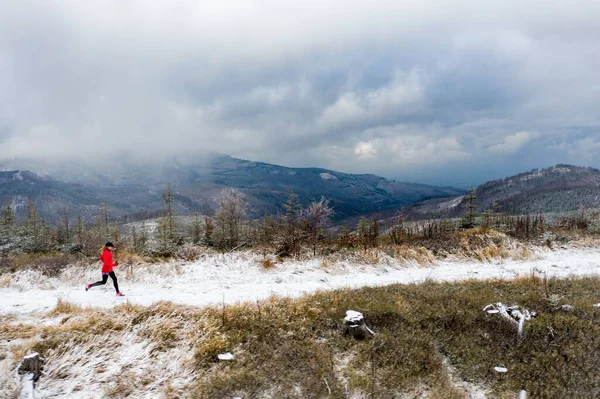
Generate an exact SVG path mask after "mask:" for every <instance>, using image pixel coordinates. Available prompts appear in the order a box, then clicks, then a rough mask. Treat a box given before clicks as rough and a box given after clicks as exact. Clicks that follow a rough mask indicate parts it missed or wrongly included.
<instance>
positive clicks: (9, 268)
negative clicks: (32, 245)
mask: <svg viewBox="0 0 600 399" xmlns="http://www.w3.org/2000/svg"><path fill="white" fill-rule="evenodd" d="M81 260H82V258H81V257H80V256H78V255H74V254H69V253H65V252H44V253H17V254H11V255H10V257H8V258H6V265H4V267H2V268H0V273H14V272H16V271H18V270H22V269H34V270H39V271H40V272H41V273H42V274H43V275H44V276H48V277H56V276H58V275H60V274H61V273H62V271H63V270H64V269H65V268H66V267H67V266H69V265H74V264H77V263H78V262H80V261H81Z"/></svg>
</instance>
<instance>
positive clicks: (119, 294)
mask: <svg viewBox="0 0 600 399" xmlns="http://www.w3.org/2000/svg"><path fill="white" fill-rule="evenodd" d="M117 296H125V294H121V293H120V292H117Z"/></svg>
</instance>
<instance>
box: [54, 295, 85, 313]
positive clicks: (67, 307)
mask: <svg viewBox="0 0 600 399" xmlns="http://www.w3.org/2000/svg"><path fill="white" fill-rule="evenodd" d="M81 311H82V308H81V306H79V305H75V304H74V303H71V302H69V301H66V300H64V299H62V298H58V300H57V301H56V306H55V307H54V309H53V310H52V311H51V312H50V315H53V316H57V315H60V314H70V315H73V314H77V313H81Z"/></svg>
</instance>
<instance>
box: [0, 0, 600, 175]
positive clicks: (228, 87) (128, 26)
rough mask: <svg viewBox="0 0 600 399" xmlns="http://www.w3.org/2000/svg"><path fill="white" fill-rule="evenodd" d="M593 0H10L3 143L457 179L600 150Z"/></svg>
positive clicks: (0, 66) (17, 147) (28, 152)
mask: <svg viewBox="0 0 600 399" xmlns="http://www.w3.org/2000/svg"><path fill="white" fill-rule="evenodd" d="M597 15H600V4H599V3H598V2H594V1H591V0H590V1H572V2H569V3H568V4H567V3H564V4H557V5H551V4H548V3H547V2H535V1H534V2H527V3H526V4H524V3H522V2H517V1H492V2H484V3H482V2H479V1H474V0H467V1H458V2H457V1H441V0H440V1H434V2H412V1H411V2H398V1H385V0H382V1H378V2H364V1H347V0H346V1H343V2H342V1H325V2H322V1H319V2H312V1H308V2H307V1H298V0H289V1H285V2H281V1H274V0H269V1H257V2H240V1H225V2H223V1H218V2H217V1H214V2H213V1H206V2H197V1H192V0H178V1H174V2H162V1H161V2H159V1H150V0H145V1H142V0H131V1H127V2H121V1H86V2H81V1H75V0H72V1H64V2H44V1H32V2H22V1H16V0H15V1H11V0H9V1H8V4H5V5H4V7H3V12H2V14H0V158H5V157H23V156H27V157H31V156H39V157H59V158H60V157H66V156H71V155H82V156H86V157H87V156H93V155H96V156H105V155H106V154H107V153H110V152H114V151H122V150H132V151H133V153H134V154H139V156H152V157H156V156H158V155H161V154H163V155H171V154H172V153H177V152H183V151H185V152H193V151H207V150H213V151H220V152H224V153H228V154H231V155H234V156H239V157H243V158H249V159H254V160H261V161H266V162H273V163H279V164H284V165H290V166H322V167H328V168H334V169H338V170H343V171H349V172H371V173H379V174H383V175H385V176H388V177H392V178H398V179H405V180H412V181H425V182H434V183H448V184H476V183H478V182H480V181H482V180H487V179H489V178H495V177H501V176H504V175H507V174H510V173H514V172H518V171H522V170H523V168H533V167H538V166H548V165H551V164H555V163H558V162H572V163H577V164H582V163H584V164H586V165H591V166H600V161H598V159H600V158H599V157H598V155H600V144H599V143H600V128H599V126H600V121H599V119H600V114H599V113H598V110H597V99H598V98H599V95H600V56H599V55H598V52H597V49H598V48H600V26H599V25H598V24H597V21H596V19H597V18H596V17H597Z"/></svg>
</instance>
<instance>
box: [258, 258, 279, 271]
mask: <svg viewBox="0 0 600 399" xmlns="http://www.w3.org/2000/svg"><path fill="white" fill-rule="evenodd" d="M276 264H277V261H276V260H273V259H271V258H269V257H267V256H265V257H263V259H262V260H261V261H260V265H261V266H262V267H263V268H265V269H272V268H273V267H275V265H276Z"/></svg>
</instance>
